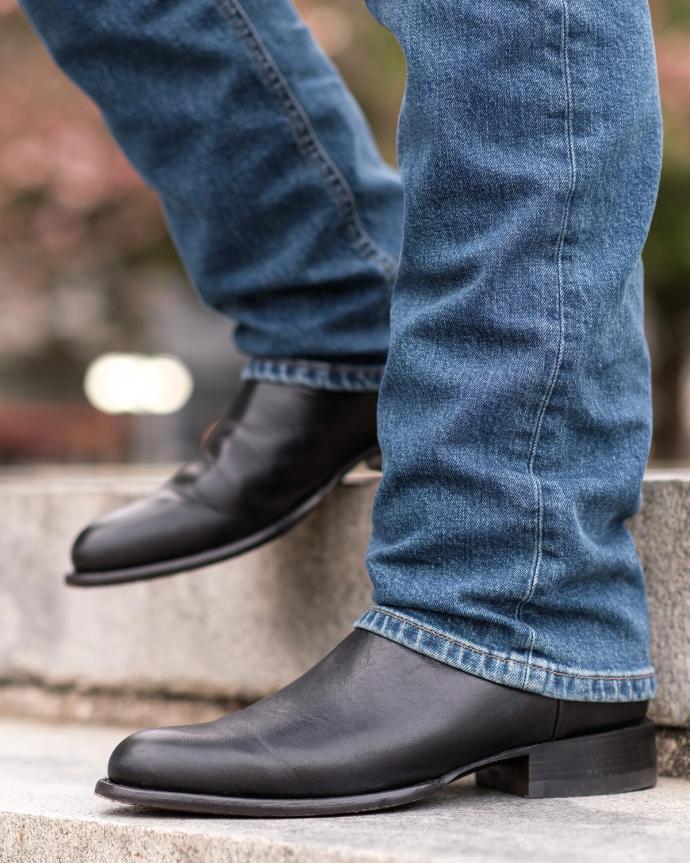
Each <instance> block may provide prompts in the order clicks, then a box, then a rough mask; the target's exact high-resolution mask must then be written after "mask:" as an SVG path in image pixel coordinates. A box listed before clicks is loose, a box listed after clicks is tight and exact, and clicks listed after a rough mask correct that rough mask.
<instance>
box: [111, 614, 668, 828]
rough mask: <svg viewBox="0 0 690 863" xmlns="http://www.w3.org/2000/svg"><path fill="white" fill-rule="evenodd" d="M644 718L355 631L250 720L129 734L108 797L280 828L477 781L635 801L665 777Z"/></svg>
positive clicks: (634, 706)
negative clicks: (513, 683) (499, 680)
mask: <svg viewBox="0 0 690 863" xmlns="http://www.w3.org/2000/svg"><path fill="white" fill-rule="evenodd" d="M646 709H647V704H646V703H644V702H643V703H640V702H638V703H618V704H603V703H584V702H572V701H560V700H558V699H553V698H545V697H544V696H541V695H534V694H531V693H528V692H523V691H521V690H518V689H510V688H508V687H505V686H500V685H498V684H496V683H491V682H489V681H486V680H483V679H481V678H479V677H474V676H472V675H470V674H465V673H464V672H462V671H458V670H456V669H454V668H451V667H450V666H448V665H444V664H442V663H440V662H437V661H436V660H434V659H429V658H427V657H425V656H422V655H421V654H418V653H416V652H414V651H412V650H408V649H407V648H405V647H401V646H400V645H398V644H395V643H394V642H392V641H388V640H387V639H384V638H381V637H380V636H378V635H373V634H372V633H369V632H365V631H363V630H355V631H354V632H353V633H352V634H351V635H350V636H348V637H347V638H346V639H345V640H344V641H342V642H341V643H340V644H339V645H338V646H337V647H336V648H335V650H333V651H332V652H331V653H330V654H329V655H328V656H327V657H326V658H325V659H324V660H322V661H321V662H320V663H319V664H318V665H316V666H315V667H314V668H312V669H311V670H310V671H308V672H307V673H306V674H305V675H303V676H302V677H300V678H299V679H298V680H296V681H295V682H294V683H292V684H290V685H289V686H286V687H285V688H284V689H282V690H280V692H278V693H276V694H275V695H272V696H270V697H268V698H264V699H263V700H262V701H259V702H257V703H256V704H254V705H252V706H251V707H248V708H246V709H245V710H242V711H239V712H237V713H233V714H230V715H228V716H224V717H223V718H221V719H218V720H216V721H215V722H208V723H204V724H202V725H190V726H180V727H173V728H159V729H155V730H153V731H143V732H140V733H138V734H133V735H132V736H131V737H128V738H127V739H126V740H124V741H123V742H122V743H120V745H119V746H118V747H117V748H116V749H115V751H114V752H113V754H112V756H111V758H110V763H109V765H108V779H103V780H101V781H100V782H99V783H98V784H97V786H96V793H97V794H100V795H101V796H103V797H107V798H109V799H111V800H117V801H120V802H122V803H131V804H135V805H139V806H147V807H156V808H161V809H173V810H181V811H187V812H198V813H210V814H215V815H230V816H243V815H244V816H251V817H281V818H282V817H287V816H312V815H335V814H339V813H356V812H366V811H370V810H374V809H384V808H387V807H392V806H398V805H401V804H404V803H410V802H412V801H415V800H420V799H421V798H423V797H426V796H428V795H429V794H432V793H433V792H434V791H436V790H437V789H439V788H440V787H441V786H443V785H446V784H447V783H449V782H452V781H453V780H454V779H457V778H458V777H460V776H464V775H466V774H469V773H476V774H477V779H478V782H479V784H481V785H485V786H488V787H490V788H497V789H499V790H502V791H507V792H510V793H513V794H520V795H523V796H527V797H568V796H579V795H588V794H612V793H615V792H621V791H634V790H637V789H641V788H648V787H650V786H652V785H654V783H655V779H656V752H655V743H654V726H653V724H652V723H651V722H649V721H647V720H645V718H644V717H645V713H646Z"/></svg>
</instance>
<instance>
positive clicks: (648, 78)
mask: <svg viewBox="0 0 690 863" xmlns="http://www.w3.org/2000/svg"><path fill="white" fill-rule="evenodd" d="M24 4H25V6H26V7H27V9H28V11H29V14H30V15H31V17H32V19H33V20H34V22H35V24H36V26H37V28H38V29H39V31H40V32H41V34H42V35H43V37H44V39H45V40H46V42H47V43H48V45H49V47H50V49H51V50H52V51H53V53H54V55H55V56H56V58H57V60H58V62H59V63H60V64H61V65H62V66H63V68H65V69H66V70H67V72H68V73H69V74H70V75H71V76H72V77H73V78H74V79H75V80H76V81H77V82H78V83H79V84H80V85H81V86H82V87H83V88H84V89H85V90H86V91H87V92H89V93H90V94H91V95H92V96H93V97H94V98H95V99H96V101H97V102H98V103H99V105H101V107H102V108H103V110H104V113H105V115H106V118H107V120H108V122H109V124H110V126H111V128H112V129H113V131H114V133H115V135H116V136H117V138H118V140H119V141H120V143H121V144H122V146H123V148H124V149H125V151H126V152H127V153H128V155H129V156H130V158H131V159H132V161H133V162H134V164H135V165H136V166H137V167H138V168H139V170H140V171H141V172H142V173H143V174H144V176H146V177H147V178H148V179H149V181H150V182H151V183H152V184H153V185H154V187H155V188H156V189H157V190H158V191H159V193H160V194H161V197H162V199H163V201H164V203H165V207H166V211H167V213H168V218H169V220H170V224H171V228H172V231H173V234H174V235H175V237H176V239H177V243H178V246H179V248H180V251H181V254H182V256H183V258H184V260H185V262H186V264H187V267H188V269H189V271H190V274H191V276H192V278H193V279H194V281H195V283H196V284H197V286H198V287H199V290H200V291H201V293H202V295H203V296H204V297H205V299H207V301H208V302H210V303H211V304H212V305H214V306H215V307H216V308H218V309H219V310H221V311H223V312H224V313H226V314H228V315H229V316H231V317H233V318H234V319H235V320H236V321H237V322H238V327H237V340H238V344H239V346H240V348H241V349H242V350H244V351H245V352H246V353H248V354H249V355H251V356H252V358H253V359H252V360H251V362H250V365H249V370H248V372H247V373H248V374H249V375H250V376H255V377H260V378H262V379H268V380H271V379H273V380H284V381H285V382H288V383H289V382H301V383H304V382H306V383H311V384H312V385H318V386H335V387H346V388H358V387H359V388H368V387H376V386H377V385H378V382H379V379H380V373H381V366H382V364H383V360H384V357H385V354H386V350H387V352H388V356H387V362H386V365H385V372H384V374H383V380H382V383H381V394H380V410H379V420H380V429H379V431H380V441H381V446H382V451H383V480H382V482H381V485H380V488H379V491H378V494H377V497H376V501H375V506H374V515H373V535H372V539H371V545H370V548H369V552H368V555H367V565H368V569H369V573H370V575H371V579H372V582H373V586H374V603H375V604H374V606H373V607H372V608H371V609H369V610H368V611H367V612H365V613H364V614H363V615H362V617H361V618H360V619H359V620H358V621H357V624H356V625H358V626H360V627H363V628H366V629H369V630H372V631H374V632H377V633H379V634H381V635H383V636H385V637H387V638H390V639H392V640H395V641H398V642H399V643H401V644H404V645H406V646H408V647H410V648H412V649H414V650H417V651H419V652H422V653H425V654H427V655H430V656H433V657H435V658H437V659H440V660H441V661H443V662H446V663H448V664H450V665H453V666H456V667H458V668H461V669H463V670H465V671H468V672H470V673H473V674H477V675H479V676H481V677H485V678H487V679H490V680H494V681H497V682H499V683H504V684H507V685H509V686H514V687H519V688H523V689H526V690H530V691H533V692H538V693H542V694H544V695H548V696H553V697H559V698H566V699H576V700H599V701H616V700H623V701H624V700H642V699H647V698H650V697H651V696H653V694H654V672H653V669H652V667H651V661H650V656H649V646H648V630H647V608H646V600H645V590H644V578H643V574H642V570H641V567H640V563H639V560H638V557H637V554H636V551H635V548H634V544H633V541H632V539H631V536H630V534H629V532H628V530H627V528H626V526H625V522H626V519H628V518H629V517H630V516H631V515H633V514H634V513H635V512H636V511H637V509H638V507H639V503H640V487H641V479H642V472H643V469H644V465H645V461H646V458H647V454H648V448H649V440H650V425H651V418H650V392H649V360H648V353H647V347H646V344H645V340H644V335H643V330H642V317H643V315H642V267H641V263H640V254H641V251H642V247H643V244H644V241H645V237H646V234H647V231H648V228H649V223H650V220H651V215H652V211H653V207H654V201H655V196H656V190H657V185H658V178H659V167H660V149H661V123H660V114H659V101H658V88H657V77H656V68H655V60H654V49H653V43H652V34H651V27H650V20H649V12H648V8H647V4H646V0H486V2H483V0H482V2H478V0H434V2H433V3H432V2H427V0H405V2H401V0H370V4H369V5H370V8H371V11H372V12H373V14H374V15H375V16H376V17H377V18H378V19H379V20H380V21H381V22H382V23H383V24H384V25H385V26H386V27H388V28H389V29H390V30H391V31H392V32H393V33H394V34H395V35H396V37H397V38H398V40H399V41H400V43H401V45H402V47H403V49H404V51H405V54H406V58H407V67H408V68H407V89H406V95H405V100H404V104H403V108H402V113H401V118H400V128H399V156H400V176H401V179H402V186H403V188H404V227H403V235H402V248H401V250H400V256H399V265H398V268H397V279H396V283H395V288H394V290H393V297H392V305H391V309H390V311H391V314H390V338H389V336H388V327H387V317H388V296H389V286H390V282H391V278H392V275H393V272H394V267H393V265H392V262H393V260H394V259H396V258H397V256H398V248H399V243H400V213H401V210H400V206H401V205H400V187H399V182H398V179H397V177H396V175H395V174H394V173H393V172H392V171H390V170H389V169H388V168H386V167H385V166H384V165H383V163H382V162H381V159H380V158H379V156H378V155H377V153H376V151H375V148H374V146H373V144H372V141H371V137H370V135H369V132H368V131H367V129H366V125H365V124H364V122H363V120H362V118H361V115H360V113H359V111H358V110H357V109H356V107H355V106H354V105H353V102H352V99H351V97H350V96H349V95H348V93H347V91H346V90H345V89H344V87H343V85H342V83H341V82H340V81H339V79H338V77H337V75H336V74H335V72H334V71H333V68H332V67H331V65H330V64H329V63H328V62H327V61H326V59H325V58H324V57H323V55H322V54H321V52H320V51H319V50H318V49H317V48H316V47H315V46H314V44H313V42H312V41H311V40H310V38H309V36H308V34H307V32H306V31H305V30H304V29H303V28H302V27H301V25H300V24H299V22H298V20H297V18H296V17H295V15H294V12H293V10H292V8H291V7H290V6H289V5H288V3H287V0H243V2H241V3H240V2H239V0H180V2H167V3H160V2H152V0H142V2H133V0H108V2H101V3H99V4H97V5H96V6H95V7H94V6H92V5H89V6H88V7H87V5H86V4H85V3H76V2H72V3H68V4H59V3H57V2H48V0H24Z"/></svg>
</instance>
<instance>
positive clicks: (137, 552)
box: [72, 487, 227, 572]
mask: <svg viewBox="0 0 690 863" xmlns="http://www.w3.org/2000/svg"><path fill="white" fill-rule="evenodd" d="M226 533H227V524H226V518H225V517H224V516H223V515H222V514H220V513H216V512H214V511H213V510H212V509H210V508H207V507H204V506H202V505H200V504H199V503H192V502H190V501H187V500H186V499H185V498H183V497H181V496H180V495H178V494H177V493H176V492H175V491H174V490H172V489H170V488H167V487H166V488H163V489H161V490H160V491H158V492H157V493H156V494H154V495H150V496H149V497H146V498H143V499H142V500H139V501H136V502H135V503H132V504H129V505H128V506H124V507H121V508H120V509H118V510H115V511H114V512H112V513H110V514H109V515H107V516H105V517H104V518H101V519H99V520H98V521H96V522H94V523H93V524H92V525H90V526H89V527H87V528H86V529H85V530H83V531H82V532H81V533H80V534H79V536H78V537H77V539H76V541H75V542H74V545H73V547H72V563H73V565H74V568H75V570H77V572H100V571H102V570H114V569H118V568H126V567H133V566H143V565H146V564H149V563H153V562H155V561H162V560H166V559H174V558H176V557H178V556H180V555H184V554H190V553H193V552H195V551H197V550H202V549H204V548H208V547H209V546H212V545H214V544H218V543H221V542H223V541H224V539H225V535H226Z"/></svg>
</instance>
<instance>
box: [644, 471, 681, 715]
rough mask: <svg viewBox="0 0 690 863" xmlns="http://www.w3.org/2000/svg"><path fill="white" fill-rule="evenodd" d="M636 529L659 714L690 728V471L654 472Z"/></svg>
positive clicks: (655, 708) (651, 474) (656, 710)
mask: <svg viewBox="0 0 690 863" xmlns="http://www.w3.org/2000/svg"><path fill="white" fill-rule="evenodd" d="M633 530H634V534H635V539H636V541H637V547H638V550H639V552H640V557H641V558H642V563H643V566H644V568H645V573H646V576H647V591H648V596H649V613H650V621H651V627H652V652H653V655H654V662H655V666H656V671H657V678H658V692H659V695H658V698H657V700H656V702H655V704H654V717H655V719H656V720H657V721H658V722H660V723H662V724H664V725H669V726H677V727H685V728H690V471H682V472H678V471H676V472H670V471H652V472H650V474H649V476H648V478H647V481H646V482H645V487H644V505H643V508H642V512H641V513H640V515H639V516H638V517H637V519H636V520H635V523H634V525H633Z"/></svg>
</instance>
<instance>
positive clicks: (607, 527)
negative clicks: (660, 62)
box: [357, 0, 661, 701]
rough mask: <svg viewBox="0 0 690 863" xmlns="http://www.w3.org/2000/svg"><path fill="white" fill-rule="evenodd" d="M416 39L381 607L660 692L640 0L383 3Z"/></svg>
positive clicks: (503, 673) (386, 417)
mask: <svg viewBox="0 0 690 863" xmlns="http://www.w3.org/2000/svg"><path fill="white" fill-rule="evenodd" d="M370 7H371V8H372V11H373V12H374V14H375V15H376V16H377V17H378V18H379V19H380V20H381V21H382V22H383V23H384V24H385V25H386V26H387V27H389V28H390V29H391V30H392V31H393V32H394V33H395V34H396V36H397V38H398V39H399V41H400V42H401V44H402V46H403V48H404V51H405V53H406V56H407V63H408V80H407V94H406V98H405V102H404V106H403V111H402V115H401V121H400V135H399V150H400V164H401V173H402V178H403V186H404V189H405V202H406V212H405V225H404V241H403V248H402V253H401V261H400V267H399V272H398V280H397V284H396V288H395V291H394V295H393V303H392V311H391V344H390V349H389V356H388V363H387V366H386V371H385V374H384V378H383V383H382V389H381V395H380V401H379V424H380V428H379V434H380V440H381V444H382V450H383V481H382V484H381V486H380V490H379V492H378V495H377V498H376V502H375V507H374V527H373V537H372V540H371V545H370V548H369V553H368V566H369V572H370V575H371V578H372V580H373V584H374V602H375V605H374V607H373V608H371V609H370V610H369V611H367V612H365V614H364V615H363V616H362V617H361V618H360V620H359V621H358V624H357V625H359V626H360V627H363V628H366V629H369V630H372V631H374V632H377V633H379V634H381V635H383V636H386V637H388V638H390V639H393V640H395V641H398V642H400V643H402V644H405V645H407V646H408V647H410V648H412V649H414V650H417V651H420V652H422V653H425V654H428V655H430V656H433V657H435V658H437V659H439V660H441V661H443V662H446V663H449V664H450V665H453V666H457V667H458V668H461V669H464V670H465V671H468V672H471V673H473V674H476V675H479V676H481V677H485V678H487V679H490V680H494V681H497V682H499V683H503V684H507V685H509V686H514V687H517V688H522V689H525V690H529V691H533V692H538V693H542V694H544V695H547V696H553V697H561V698H566V699H574V700H585V701H586V700H600V701H617V700H642V699H647V698H649V697H651V696H652V695H653V693H654V673H653V669H652V667H651V662H650V656H649V648H648V631H647V608H646V599H645V588H644V578H643V573H642V571H641V567H640V563H639V560H638V557H637V554H636V551H635V547H634V544H633V541H632V538H631V536H630V534H629V532H628V530H627V528H626V525H625V520H626V519H627V518H629V517H630V516H632V515H633V514H634V513H635V512H636V511H637V509H638V506H639V501H640V487H641V479H642V473H643V469H644V465H645V461H646V458H647V455H648V446H649V439H650V392H649V368H648V353H647V348H646V344H645V339H644V335H643V329H642V269H641V264H640V253H641V250H642V246H643V243H644V240H645V237H646V234H647V230H648V227H649V223H650V219H651V215H652V211H653V206H654V201H655V196H656V191H657V183H658V175H659V162H660V139H661V130H660V118H659V105H658V93H657V79H656V71H655V60H654V50H653V43H652V35H651V28H650V21H649V15H648V9H647V3H646V0H538V2H537V0H487V2H483V0H482V2H477V0H434V2H433V3H430V2H427V0H407V2H405V3H400V2H394V0H371V2H370Z"/></svg>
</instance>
